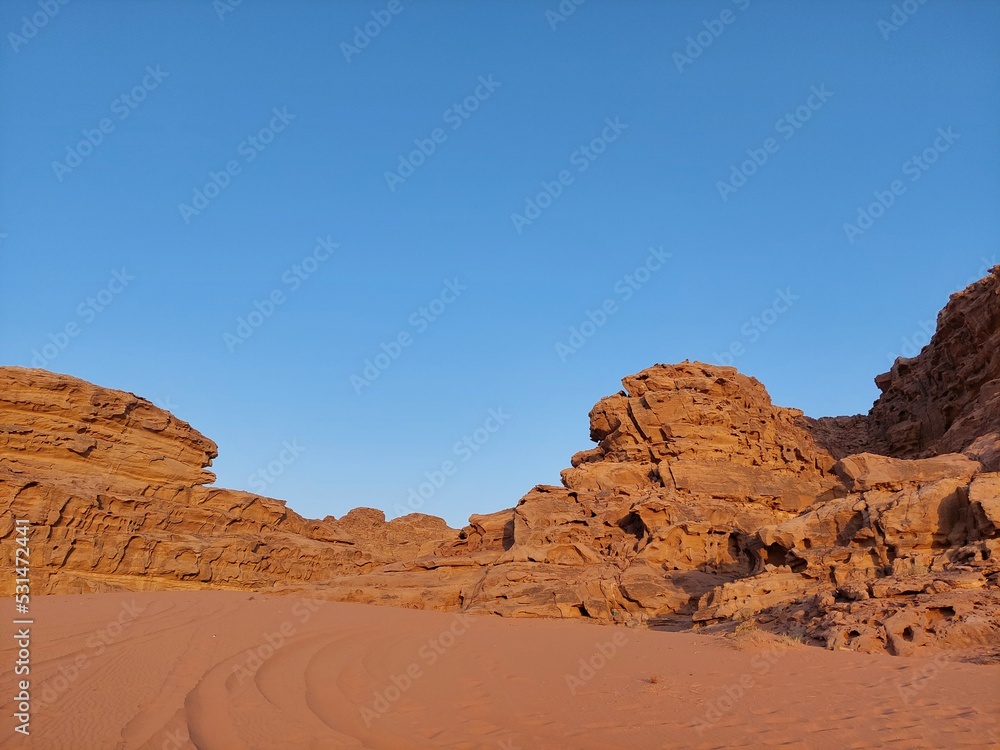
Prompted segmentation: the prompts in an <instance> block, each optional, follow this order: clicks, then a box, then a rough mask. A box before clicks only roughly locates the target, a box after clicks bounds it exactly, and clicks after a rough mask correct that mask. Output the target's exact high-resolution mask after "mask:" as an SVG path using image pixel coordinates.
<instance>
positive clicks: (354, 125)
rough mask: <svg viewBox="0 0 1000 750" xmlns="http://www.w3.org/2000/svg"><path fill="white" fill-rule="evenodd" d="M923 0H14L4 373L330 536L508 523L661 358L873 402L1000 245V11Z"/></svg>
mask: <svg viewBox="0 0 1000 750" xmlns="http://www.w3.org/2000/svg"><path fill="white" fill-rule="evenodd" d="M560 8H561V10H560ZM895 8H896V10H895V11H894V4H893V3H892V2H888V0H886V1H885V2H876V1H874V0H872V1H868V2H854V1H852V0H838V2H835V3H833V2H830V3H820V2H803V1H802V0H794V1H793V0H789V1H787V2H779V1H777V0H775V1H772V2H766V1H765V0H749V1H748V0H735V1H731V0H712V1H707V2H669V3H668V2H625V1H622V0H616V1H615V2H611V0H603V1H602V0H586V1H585V2H581V3H580V4H579V5H576V4H575V3H573V2H569V1H567V2H563V3H562V5H560V4H559V3H557V2H556V0H548V1H546V2H527V1H525V2H497V1H494V2H482V1H479V0H477V1H474V2H473V1H469V2H458V0H449V1H448V2H433V1H431V0H415V1H413V2H409V1H408V0H394V1H393V2H388V1H387V2H381V1H376V2H295V1H294V0H283V1H282V2H277V1H274V2H264V1H263V0H243V1H242V2H239V3H237V2H235V0H219V2H215V3H214V4H213V2H211V1H210V0H200V1H195V0H189V1H187V2H179V1H178V2H171V3H167V2H157V1H155V0H147V1H144V2H129V1H126V0H121V1H119V2H98V1H97V0H70V2H68V3H65V4H63V3H61V2H59V0H41V1H40V2H39V0H35V1H34V2H32V1H31V0H24V1H22V0H5V2H4V3H3V4H2V6H0V33H2V34H3V39H2V40H0V43H2V45H3V51H2V53H0V54H2V62H0V97H2V102H3V116H2V118H0V165H2V166H0V233H2V234H3V235H4V236H3V237H2V241H0V362H2V363H3V364H14V365H24V366H30V365H32V364H33V363H34V364H35V365H36V366H39V365H43V366H45V367H47V368H48V369H51V370H54V371H57V372H62V373H69V374H72V375H75V376H78V377H82V378H85V379H87V380H90V381H93V382H95V383H98V384H101V385H105V386H109V387H114V388H121V389H125V390H129V391H133V392H135V393H138V394H140V395H143V396H146V397H148V398H150V399H151V400H153V401H154V402H156V403H158V404H160V405H162V406H166V407H168V408H170V409H171V410H172V411H174V412H175V413H176V414H177V415H178V416H180V417H182V418H183V419H186V420H188V421H189V422H191V423H192V424H193V425H194V426H195V427H196V428H197V429H199V430H200V431H202V432H203V433H205V434H206V435H208V436H209V437H211V438H213V439H214V440H216V441H217V442H218V443H219V446H220V453H221V455H220V457H219V458H218V459H217V460H216V462H215V467H214V468H215V470H216V471H217V473H218V477H219V482H218V483H219V484H220V485H221V486H227V487H233V488H244V489H248V490H252V491H258V492H261V493H262V494H268V495H271V496H274V497H279V498H282V499H286V500H288V501H289V504H290V506H291V507H292V508H294V509H295V510H297V511H299V512H301V513H303V514H304V515H307V516H310V517H323V516H325V515H328V514H330V515H335V516H338V517H339V516H340V515H342V514H343V513H345V512H346V511H347V510H348V509H350V508H352V507H355V506H359V505H367V506H373V507H378V508H382V509H383V510H385V511H386V512H387V514H388V515H389V516H390V517H392V516H395V515H399V514H400V513H401V512H402V511H403V510H406V509H408V508H410V507H415V508H416V509H419V510H421V511H422V512H426V513H431V514H435V515H441V516H444V517H445V518H446V519H447V520H448V521H449V522H451V523H452V524H453V525H462V524H464V522H465V520H466V519H467V517H468V515H469V514H470V513H473V512H490V511H494V510H499V509H501V508H504V507H510V506H512V505H513V504H515V503H516V501H517V500H518V498H519V497H520V496H521V495H523V494H524V493H525V492H527V491H528V490H529V489H530V488H531V487H532V486H533V485H534V484H538V483H557V482H558V478H559V471H560V469H562V468H563V467H565V466H568V465H569V459H570V456H571V455H572V453H574V452H575V451H577V450H582V449H586V448H588V447H590V445H591V444H590V442H589V439H588V419H587V413H588V411H589V410H590V408H591V407H592V405H593V404H594V403H595V402H596V401H597V400H598V399H599V398H601V397H602V396H605V395H608V394H611V393H614V392H616V391H617V390H618V389H619V388H620V379H621V377H623V376H625V375H628V374H630V373H633V372H636V371H638V370H641V369H643V368H644V367H647V366H650V365H652V364H654V363H657V362H665V363H669V362H678V361H682V360H684V359H687V358H690V359H699V360H703V361H709V362H720V361H729V360H730V359H731V360H732V361H733V362H735V364H736V365H737V366H738V367H739V368H740V369H741V370H742V371H744V372H746V373H749V374H752V375H755V376H756V377H758V378H760V379H761V380H762V381H763V382H764V383H765V384H766V385H767V386H768V388H769V390H770V392H771V394H772V397H773V398H774V400H775V401H776V402H778V403H780V404H783V405H788V406H797V407H799V408H802V409H804V410H805V411H806V413H807V414H810V415H813V416H821V415H829V414H845V413H857V412H865V411H867V410H868V408H869V407H870V406H871V402H872V401H873V400H874V399H875V398H876V397H877V390H876V389H875V387H874V385H873V383H872V379H873V377H874V376H875V375H876V374H877V373H879V372H882V371H884V370H886V369H888V366H889V364H890V362H891V358H892V357H893V356H894V355H895V354H899V353H902V354H907V353H909V354H912V353H913V351H914V350H912V347H913V346H914V345H915V344H916V345H917V347H918V348H919V344H921V343H923V342H924V341H925V340H926V338H925V333H924V330H925V329H926V328H927V327H928V326H929V325H930V324H931V321H932V320H933V318H934V316H935V314H936V313H937V311H938V310H939V309H940V308H941V307H942V306H943V305H944V303H945V302H946V301H947V299H948V295H949V294H951V293H952V292H954V291H956V290H958V289H960V288H962V287H964V286H965V285H966V284H967V283H968V282H970V281H971V280H973V279H974V278H976V277H978V276H980V275H982V274H983V273H984V272H985V267H986V266H988V265H991V264H992V263H996V262H997V261H996V256H997V254H998V253H997V246H998V239H1000V212H998V210H997V209H998V206H1000V117H998V114H1000V113H998V108H1000V86H998V70H1000V45H998V44H997V40H998V38H1000V4H998V3H997V2H986V1H985V0H969V1H966V2H958V1H952V2H948V1H946V0H930V1H929V2H926V3H920V2H918V1H917V0H908V2H902V3H899V2H897V3H896V4H895ZM894 13H895V16H894ZM845 225H846V226H845ZM241 320H242V321H244V322H242V323H241ZM572 329H575V330H576V332H577V333H573V330H572ZM383 345H385V346H383ZM368 363H370V365H369V364H368ZM366 370H367V372H366ZM372 376H377V377H372ZM491 410H492V413H491ZM477 430H478V432H477ZM466 438H468V440H467V441H466V442H463V441H464V440H466ZM446 462H450V464H447V463H446ZM269 466H270V467H271V468H270V469H268V467H269ZM446 470H447V471H446ZM262 472H264V473H262ZM438 472H440V473H438ZM446 474H447V475H446ZM427 475H430V479H428V477H427ZM431 480H437V483H438V484H440V485H441V486H440V487H433V486H431V484H427V486H425V487H424V495H425V497H422V498H420V499H419V500H415V499H414V497H415V496H413V495H411V490H415V491H419V486H420V485H421V483H428V482H429V481H431ZM408 498H409V499H410V503H409V505H408V504H407V500H408Z"/></svg>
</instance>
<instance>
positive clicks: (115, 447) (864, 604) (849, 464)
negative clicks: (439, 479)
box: [0, 269, 1000, 656]
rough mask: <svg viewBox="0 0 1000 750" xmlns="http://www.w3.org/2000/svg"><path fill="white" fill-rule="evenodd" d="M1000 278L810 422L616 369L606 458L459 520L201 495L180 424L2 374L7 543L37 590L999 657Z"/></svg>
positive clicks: (600, 414)
mask: <svg viewBox="0 0 1000 750" xmlns="http://www.w3.org/2000/svg"><path fill="white" fill-rule="evenodd" d="M998 285H1000V269H994V271H993V272H992V273H991V275H990V276H989V277H988V278H987V279H984V280H983V281H980V282H978V283H977V284H975V285H973V286H972V287H970V288H969V289H968V290H966V291H965V292H963V293H961V294H958V295H954V296H953V297H952V299H951V301H950V302H949V304H948V306H947V307H946V308H945V310H944V311H943V312H942V314H941V316H940V319H939V328H938V332H937V334H936V335H935V336H934V338H933V340H932V341H931V343H930V344H929V345H928V347H926V348H925V350H924V351H923V352H921V354H920V355H919V356H918V357H916V358H914V359H911V360H899V361H897V363H896V364H895V365H894V367H893V370H892V372H891V373H888V374H886V375H883V376H880V377H879V378H878V383H879V386H880V387H881V388H882V390H883V394H882V397H881V398H880V399H879V401H878V402H877V403H876V404H875V406H874V407H873V409H872V411H871V413H870V415H867V416H865V415H855V416H851V417H831V418H824V419H818V420H814V419H809V418H806V417H804V416H803V415H802V413H801V412H799V411H796V410H792V409H786V408H782V407H777V406H775V405H773V404H772V403H771V400H770V398H769V397H768V395H767V392H766V390H765V389H764V387H763V386H762V385H761V384H760V383H759V382H758V381H756V380H754V379H753V378H748V377H746V376H744V375H741V374H739V373H738V372H737V371H736V370H734V369H732V368H728V367H715V366H710V365H704V364H700V363H691V362H685V363H683V364H679V365H656V366H654V367H651V368H649V369H647V370H644V371H643V372H641V373H638V374H636V375H633V376H630V377H627V378H625V379H624V380H623V385H624V390H623V391H621V392H619V393H618V394H616V395H613V396H609V397H608V398H605V399H602V400H601V401H600V402H599V403H598V404H597V405H596V406H595V407H594V409H593V410H592V412H591V414H590V418H591V438H592V440H593V441H594V442H595V443H596V447H593V448H591V449H589V450H585V451H582V452H580V453H577V454H576V455H574V456H573V457H572V460H571V467H570V468H567V469H566V470H565V471H564V472H563V473H562V480H563V485H562V486H560V487H551V486H538V487H535V488H533V489H532V490H531V491H530V492H528V494H526V495H525V496H524V497H523V498H521V500H520V501H519V502H518V504H517V505H516V507H514V508H511V509H509V510H504V511H500V512H497V513H492V514H489V515H477V516H473V517H472V518H470V520H469V525H468V526H467V527H466V528H465V529H463V530H461V531H455V530H452V529H449V528H448V527H447V526H446V525H445V524H444V522H443V521H441V520H440V519H435V518H431V517H429V516H421V515H417V514H415V515H411V516H407V517H405V518H401V519H396V520H394V521H391V522H388V523H387V522H386V521H385V518H384V516H383V515H382V514H381V512H379V511H376V510H372V509H364V508H363V509H358V510H355V511H352V512H351V513H349V514H347V515H346V516H344V517H343V518H341V519H340V520H337V519H334V518H332V517H328V518H326V519H324V520H322V521H309V520H306V519H303V518H301V517H300V516H298V515H297V514H295V513H293V512H292V511H290V510H288V508H286V507H285V505H284V503H282V502H280V501H277V500H272V499H269V498H262V497H258V496H256V495H252V494H250V493H245V492H235V491H231V490H223V489H216V488H212V487H208V486H206V484H207V483H209V482H210V481H211V480H212V478H213V477H212V475H211V473H210V472H209V471H208V470H207V467H208V466H209V465H210V462H211V459H212V458H214V457H215V455H216V447H215V445H214V444H213V443H212V442H211V441H209V440H207V439H206V438H204V437H203V436H202V435H200V434H199V433H197V432H196V431H194V430H193V429H192V428H191V427H190V426H189V425H187V424H186V423H184V422H181V421H179V420H177V419H175V418H174V417H172V416H171V415H169V414H167V413H166V412H163V411H161V410H159V409H157V408H156V407H154V406H153V405H152V404H150V403H149V402H147V401H144V400H143V399H140V398H137V397H135V396H132V395H130V394H123V393H120V392H116V391H109V390H106V389H102V388H97V387H95V386H91V385H89V384H87V383H84V382H82V381H78V380H75V379H73V378H67V377H63V376H57V375H52V374H50V373H45V372H42V371H37V370H22V369H18V368H0V387H2V390H0V503H2V504H3V505H4V507H5V508H10V509H11V510H12V511H13V512H12V513H6V514H5V515H4V519H5V520H4V521H0V538H2V539H6V538H7V537H9V536H10V535H11V534H12V533H13V521H12V520H10V519H11V518H12V516H20V517H28V518H30V519H31V520H32V521H33V522H34V524H35V528H36V532H35V533H36V537H35V539H34V540H33V545H34V547H35V549H37V550H38V555H39V556H40V560H39V559H36V560H34V561H33V562H34V563H35V570H36V573H37V578H36V580H35V582H34V585H35V587H36V591H40V592H70V591H93V590H105V589H110V588H133V589H137V588H153V587H156V588H163V587H171V586H176V587H180V586H208V587H241V588H254V589H256V588H277V589H281V590H288V591H301V590H303V589H307V590H308V591H309V593H310V595H311V596H324V597H329V598H334V599H338V600H343V601H360V602H370V603H377V604H388V605H394V606H405V607H418V608H439V609H462V610H465V611H469V612H478V613H484V614H485V613H488V614H496V615H502V616H512V617H581V618H591V619H596V620H604V621H614V622H625V623H633V624H635V623H642V622H648V623H652V624H654V625H655V624H656V623H661V624H664V625H669V626H670V627H673V628H685V627H687V628H701V629H705V630H708V631H726V630H732V629H733V627H734V625H735V623H736V622H742V623H744V624H745V623H747V622H755V623H757V625H758V626H759V627H762V628H767V629H770V630H774V631H776V632H782V633H787V634H791V635H796V636H801V637H803V638H804V639H806V640H808V641H810V642H815V643H820V644H824V645H826V646H827V647H829V648H851V649H857V650H865V651H887V652H889V653H894V654H908V653H912V652H914V651H915V650H920V649H925V648H941V647H949V648H956V649H968V650H971V651H978V652H979V653H980V654H982V653H987V652H990V649H991V648H992V649H993V651H992V652H991V653H993V654H994V656H1000V654H997V653H996V643H997V641H998V639H1000V389H998V387H997V383H998V382H1000V381H998V377H1000V372H998V370H997V367H998V361H1000V360H998V356H1000V355H998V354H997V339H998V337H1000V333H998V322H1000V314H998V307H1000V296H998ZM10 549H11V545H9V544H5V545H4V550H5V553H4V554H5V555H7V550H10ZM10 554H12V553H10ZM9 556H10V555H8V557H9ZM7 562H9V560H8V561H7ZM9 585H11V581H9V580H8V581H4V582H3V583H0V593H9V592H6V591H5V590H3V587H4V586H9ZM989 644H993V645H992V646H991V645H989Z"/></svg>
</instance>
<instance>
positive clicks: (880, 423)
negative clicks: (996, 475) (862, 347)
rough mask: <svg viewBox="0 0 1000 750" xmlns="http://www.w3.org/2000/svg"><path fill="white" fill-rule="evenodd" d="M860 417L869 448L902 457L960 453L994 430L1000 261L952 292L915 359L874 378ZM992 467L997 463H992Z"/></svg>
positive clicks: (998, 402) (999, 383) (999, 419)
mask: <svg viewBox="0 0 1000 750" xmlns="http://www.w3.org/2000/svg"><path fill="white" fill-rule="evenodd" d="M875 382H876V384H877V385H878V387H879V388H880V389H881V390H882V396H881V398H879V400H878V401H877V402H876V403H875V406H874V407H873V408H872V410H871V413H870V415H869V418H868V424H869V433H870V437H871V446H872V448H873V449H874V452H876V453H884V454H886V455H891V456H899V457H903V458H917V457H924V456H934V455H938V454H941V453H961V452H962V451H965V450H966V449H967V448H968V447H969V446H970V445H972V444H973V443H974V442H975V441H976V440H977V439H979V438H981V437H983V436H986V435H992V436H993V437H994V438H995V437H996V435H997V433H998V432H1000V429H998V424H1000V266H997V267H996V268H994V269H993V270H992V271H991V272H990V273H989V275H988V276H986V277H985V278H984V279H982V280H980V281H978V282H976V283H975V284H973V285H972V286H970V287H968V288H967V289H966V290H964V291H962V292H959V293H957V294H953V295H952V297H951V300H950V301H949V302H948V304H947V305H946V306H945V308H944V310H942V311H941V314H940V315H939V316H938V321H937V331H936V333H935V334H934V337H933V339H932V341H931V343H930V344H928V345H927V346H926V347H925V348H924V350H923V351H922V352H920V354H919V355H918V356H917V357H914V358H911V359H904V358H902V357H901V358H899V359H897V360H896V362H895V364H894V365H893V367H892V370H890V371H889V372H887V373H885V374H883V375H880V376H878V377H877V378H876V379H875ZM992 468H1000V467H992Z"/></svg>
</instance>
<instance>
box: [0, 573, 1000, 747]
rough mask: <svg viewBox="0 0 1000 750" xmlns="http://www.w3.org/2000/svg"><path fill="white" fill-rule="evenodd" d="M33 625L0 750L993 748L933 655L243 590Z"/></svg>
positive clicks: (81, 606) (995, 702) (42, 606)
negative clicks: (15, 724) (28, 696)
mask: <svg viewBox="0 0 1000 750" xmlns="http://www.w3.org/2000/svg"><path fill="white" fill-rule="evenodd" d="M32 614H33V618H34V621H35V624H34V626H33V629H32V638H33V659H34V661H33V664H32V675H31V676H32V701H33V709H32V723H31V736H30V737H29V738H24V737H21V736H20V735H17V734H15V733H13V732H11V731H4V732H3V733H2V735H0V736H2V741H0V746H2V747H30V748H45V749H46V750H60V749H62V748H66V749H67V750H69V749H72V750H99V749H103V748H109V749H110V748H117V749H120V750H124V749H126V748H128V749H131V748H144V749H146V750H175V749H179V748H200V749H201V750H235V749H237V748H254V749H260V750H264V749H268V750H269V749H271V748H314V749H316V750H319V749H321V748H322V749H324V750H327V749H333V748H371V749H372V750H392V749H395V748H464V749H469V750H471V749H473V748H489V749H491V750H515V749H517V748H521V750H535V749H536V748H580V749H581V750H584V749H587V748H594V749H595V750H597V749H598V748H599V749H600V750H606V749H608V748H635V749H636V750H639V749H642V748H730V747H752V748H771V747H787V748H875V747H897V748H908V749H909V748H944V747H948V748H951V747H976V748H984V747H996V746H998V744H1000V665H977V664H970V663H961V662H958V661H953V660H950V659H949V658H948V657H947V655H945V656H938V657H937V658H936V659H931V658H925V657H912V658H901V657H891V656H886V655H882V654H860V653H855V652H848V651H825V650H822V649H817V648H810V647H807V646H803V645H801V644H798V643H796V642H794V641H792V640H789V639H784V638H776V637H774V636H771V635H768V634H764V633H761V632H759V631H752V630H750V631H747V632H745V633H743V634H741V635H739V636H737V637H735V638H721V637H717V636H705V635H695V634H690V633H674V632H660V631H656V630H645V629H630V628H621V627H613V626H601V625H597V624H592V623H589V622H585V621H553V620H525V619H518V620H511V619H501V618H496V617H489V616H472V615H461V614H455V613H446V612H431V611H416V610H407V609H395V608H388V607H375V606H370V605H365V604H350V603H339V602H323V601H317V600H311V599H301V598H295V597H290V596H274V595H268V594H253V593H249V592H245V591H241V592H235V591H232V592H230V591H191V592H144V593H110V594H109V593H104V594H82V595H75V596H65V595H59V596H47V597H40V598H38V599H36V601H35V603H34V606H33V613H32ZM10 651H11V648H10V644H9V643H4V654H3V656H2V657H0V658H2V659H3V660H4V662H3V663H5V664H7V663H11V661H12V654H11V653H10ZM581 660H582V661H581ZM11 698H12V696H8V695H5V696H4V704H3V712H4V715H5V716H6V717H8V718H7V719H6V723H7V724H8V725H9V724H10V722H11V719H10V718H9V717H10V716H11V713H12V712H13V702H12V700H11ZM9 728H10V727H9V726H8V728H7V729H8V730H9Z"/></svg>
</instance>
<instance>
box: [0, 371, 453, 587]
mask: <svg viewBox="0 0 1000 750" xmlns="http://www.w3.org/2000/svg"><path fill="white" fill-rule="evenodd" d="M217 454H218V452H217V448H216V445H215V443H213V442H212V441H211V440H208V439H207V438H205V437H204V436H203V435H201V434H200V433H198V432H197V431H195V430H194V429H193V428H191V426H190V425H188V424H187V423H186V422H183V421H181V420H179V419H177V418H175V417H173V416H172V415H170V414H168V413H167V412H165V411H163V410H161V409H159V408H157V407H156V406H154V405H153V404H151V403H150V402H148V401H146V400H145V399H141V398H138V397H136V396H133V395H132V394H128V393H122V392H120V391H112V390H108V389H105V388H98V387H96V386H93V385H90V384H89V383H86V382H84V381H82V380H77V379H75V378H70V377H66V376H61V375H53V374H51V373H48V372H45V371H42V370H26V369H22V368H0V506H2V507H3V509H4V513H3V516H2V518H0V539H9V537H10V536H11V535H12V533H13V525H14V519H15V518H28V519H30V520H31V521H32V525H33V527H34V528H33V532H32V544H31V548H32V553H33V557H32V572H33V576H34V580H33V581H32V585H33V589H34V591H35V593H40V594H41V593H65V592H77V591H101V590H109V589H116V588H126V589H154V588H179V587H185V586H202V587H203V586H211V587H219V588H259V587H264V586H273V585H275V584H277V583H281V584H283V585H284V584H287V583H288V582H294V581H299V580H302V581H322V580H325V579H328V578H331V577H334V576H337V575H342V574H353V573H356V572H361V571H366V570H370V569H373V568H375V567H378V566H380V565H384V564H386V563H389V562H393V561H395V560H399V559H403V558H409V557H413V556H416V555H420V554H421V553H423V552H425V551H427V550H428V549H432V548H433V547H435V546H436V545H438V544H439V543H441V542H443V541H446V540H449V539H451V538H453V537H457V532H456V531H454V530H452V529H449V528H448V527H447V526H446V524H445V523H444V522H443V521H441V520H440V519H436V518H431V517H429V516H419V515H413V516H408V517H406V518H403V519H397V520H395V521H393V522H391V523H388V524H386V523H385V516H384V515H383V514H382V513H381V512H380V511H374V510H370V509H359V510H357V511H353V512H352V513H350V514H348V515H347V516H345V517H344V518H343V519H341V521H339V522H337V521H335V520H334V519H332V518H327V519H325V520H323V521H307V520H305V519H303V518H302V517H301V516H299V515H297V514H296V513H294V512H292V511H290V510H289V509H288V508H286V507H285V504H284V503H283V502H280V501H277V500H272V499H270V498H264V497H258V496H256V495H253V494H250V493H247V492H238V491H233V490H224V489H215V488H211V487H206V486H204V485H206V484H207V483H209V482H211V481H213V480H214V479H215V477H214V475H213V474H212V473H211V472H210V471H208V470H207V467H208V466H209V465H210V464H211V461H212V459H213V458H215V457H216V455H217ZM4 554H5V557H6V558H12V557H13V552H12V551H11V548H10V545H5V549H4ZM12 586H13V580H12V579H10V578H9V577H8V579H7V580H3V581H0V593H10V590H12V589H11V587H12Z"/></svg>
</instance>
